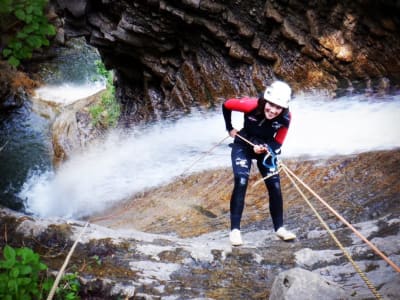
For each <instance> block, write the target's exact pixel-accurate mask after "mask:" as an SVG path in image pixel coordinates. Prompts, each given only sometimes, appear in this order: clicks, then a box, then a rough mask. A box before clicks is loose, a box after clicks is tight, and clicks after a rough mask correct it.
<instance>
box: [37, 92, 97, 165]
mask: <svg viewBox="0 0 400 300" xmlns="http://www.w3.org/2000/svg"><path fill="white" fill-rule="evenodd" d="M103 93H104V90H103V91H100V92H97V93H96V94H94V95H91V96H89V97H86V98H82V99H80V100H77V101H76V102H74V103H72V104H69V105H67V106H64V107H61V108H59V110H60V113H59V114H58V115H57V116H56V117H55V120H54V122H53V124H52V128H51V132H52V133H51V134H52V144H53V151H54V158H53V162H54V164H55V165H56V166H58V165H59V164H60V163H61V162H63V161H65V160H67V159H68V158H69V157H70V156H71V155H72V153H74V152H80V151H82V150H84V149H85V147H86V146H87V145H88V144H89V143H91V142H93V141H94V140H95V139H96V138H97V137H99V136H100V135H101V134H102V131H101V130H100V128H97V127H95V126H93V124H92V123H91V117H90V114H89V110H88V107H89V106H90V105H91V104H93V103H96V102H99V101H100V98H101V95H102V94H103ZM37 101H38V100H36V102H37Z"/></svg>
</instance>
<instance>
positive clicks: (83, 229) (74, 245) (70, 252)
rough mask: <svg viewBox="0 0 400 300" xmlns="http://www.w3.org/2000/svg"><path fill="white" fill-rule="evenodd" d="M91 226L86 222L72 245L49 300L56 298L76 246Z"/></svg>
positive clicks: (48, 297)
mask: <svg viewBox="0 0 400 300" xmlns="http://www.w3.org/2000/svg"><path fill="white" fill-rule="evenodd" d="M88 225H89V222H86V224H85V226H84V227H83V228H82V230H81V232H80V234H79V236H78V238H77V239H76V241H75V243H74V244H73V245H72V247H71V250H70V251H69V253H68V255H67V257H66V258H65V261H64V264H63V265H62V267H61V269H60V271H58V274H57V277H56V280H54V283H53V286H52V288H51V290H50V293H49V295H48V296H47V300H51V299H53V297H54V294H55V292H56V290H57V287H58V284H59V283H60V280H61V277H62V275H63V274H64V271H65V268H66V267H67V265H68V262H69V260H70V259H71V256H72V253H74V250H75V248H76V245H77V244H78V242H79V240H80V238H81V237H82V234H83V232H84V231H85V229H86V227H87V226H88Z"/></svg>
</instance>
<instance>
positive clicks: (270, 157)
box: [262, 145, 278, 173]
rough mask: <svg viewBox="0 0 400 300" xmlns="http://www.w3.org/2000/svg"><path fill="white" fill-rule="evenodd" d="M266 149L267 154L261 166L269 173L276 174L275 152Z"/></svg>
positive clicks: (276, 160)
mask: <svg viewBox="0 0 400 300" xmlns="http://www.w3.org/2000/svg"><path fill="white" fill-rule="evenodd" d="M266 148H267V149H268V152H267V154H265V157H264V159H263V162H262V163H263V165H264V167H266V168H267V169H268V170H269V171H270V173H272V172H277V171H278V157H277V155H276V154H275V152H274V151H273V150H272V149H271V147H269V146H268V145H266Z"/></svg>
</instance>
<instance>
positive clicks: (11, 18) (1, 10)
mask: <svg viewBox="0 0 400 300" xmlns="http://www.w3.org/2000/svg"><path fill="white" fill-rule="evenodd" d="M47 2H48V1H47V0H1V1H0V19H1V21H0V29H2V31H7V32H8V31H14V30H15V28H17V30H16V31H15V34H14V35H13V36H12V37H11V38H10V40H9V41H8V43H7V46H6V47H5V48H4V49H3V51H2V55H3V57H4V58H6V59H7V60H8V63H9V64H10V65H12V66H14V67H17V66H18V65H19V64H20V62H21V60H22V59H26V58H31V57H32V52H33V51H34V50H36V49H39V48H41V47H42V46H48V45H49V44H50V43H49V40H48V39H47V37H48V36H52V35H55V34H56V30H55V27H54V26H53V25H51V24H49V22H48V19H47V17H46V15H45V8H46V5H47Z"/></svg>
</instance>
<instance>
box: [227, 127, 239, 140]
mask: <svg viewBox="0 0 400 300" xmlns="http://www.w3.org/2000/svg"><path fill="white" fill-rule="evenodd" d="M237 132H238V131H237V130H236V129H235V128H233V129H232V130H231V131H229V136H230V137H232V138H234V137H235V136H236V134H237Z"/></svg>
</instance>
